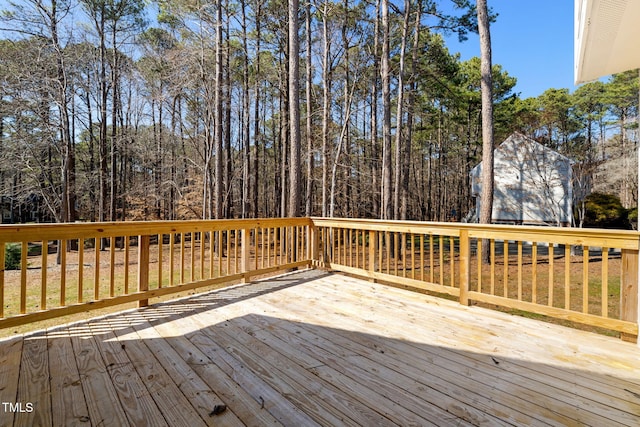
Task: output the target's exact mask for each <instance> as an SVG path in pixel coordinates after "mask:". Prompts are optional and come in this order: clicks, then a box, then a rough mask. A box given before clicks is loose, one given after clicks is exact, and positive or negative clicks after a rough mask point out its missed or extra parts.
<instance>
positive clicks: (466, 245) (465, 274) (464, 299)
mask: <svg viewBox="0 0 640 427" xmlns="http://www.w3.org/2000/svg"><path fill="white" fill-rule="evenodd" d="M470 263H471V242H470V240H469V231H468V230H460V304H462V305H469V282H470Z"/></svg>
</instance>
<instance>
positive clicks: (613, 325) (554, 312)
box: [469, 291, 638, 335]
mask: <svg viewBox="0 0 640 427" xmlns="http://www.w3.org/2000/svg"><path fill="white" fill-rule="evenodd" d="M469 299H472V300H474V301H478V302H483V303H487V304H495V305H499V306H502V307H506V308H512V309H516V310H522V311H528V312H530V313H535V314H542V315H544V316H550V317H555V318H557V319H564V320H569V321H571V322H578V323H584V324H586V325H591V326H596V327H599V328H605V329H611V330H613V331H618V332H623V333H626V334H630V335H638V325H637V324H635V323H632V322H626V321H624V320H618V319H611V318H603V317H600V316H595V315H592V314H585V313H579V312H576V311H571V310H564V309H562V308H557V307H549V306H544V305H540V304H533V303H530V302H527V301H517V300H512V299H509V298H504V297H500V296H497V295H487V294H483V293H479V292H474V291H470V292H469Z"/></svg>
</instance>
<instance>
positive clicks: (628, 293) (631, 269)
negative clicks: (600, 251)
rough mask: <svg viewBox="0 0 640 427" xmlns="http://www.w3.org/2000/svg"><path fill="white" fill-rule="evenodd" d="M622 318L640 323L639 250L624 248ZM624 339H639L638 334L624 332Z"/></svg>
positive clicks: (632, 340) (621, 292) (621, 286)
mask: <svg viewBox="0 0 640 427" xmlns="http://www.w3.org/2000/svg"><path fill="white" fill-rule="evenodd" d="M620 296H621V302H620V304H621V306H620V319H621V320H626V321H628V322H633V323H636V324H638V323H639V320H638V251H637V250H632V249H623V250H622V277H621V283H620ZM620 338H622V339H623V340H624V341H631V342H635V341H637V339H638V337H637V336H636V335H630V334H627V333H622V334H621V336H620Z"/></svg>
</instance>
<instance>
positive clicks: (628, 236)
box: [311, 217, 640, 250]
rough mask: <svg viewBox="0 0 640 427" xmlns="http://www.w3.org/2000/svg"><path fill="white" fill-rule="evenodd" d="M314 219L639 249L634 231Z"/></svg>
mask: <svg viewBox="0 0 640 427" xmlns="http://www.w3.org/2000/svg"><path fill="white" fill-rule="evenodd" d="M311 221H312V222H313V223H314V225H320V226H325V227H351V228H355V229H362V230H374V231H392V232H394V231H395V232H405V233H425V234H442V235H447V236H459V235H460V231H461V230H467V231H468V232H469V236H470V237H474V238H487V239H499V240H525V241H537V242H540V243H542V242H549V243H559V244H571V245H585V246H601V247H609V248H620V249H632V250H638V249H639V248H640V232H638V231H631V230H608V229H599V228H568V227H538V226H524V225H502V224H463V223H452V222H421V221H396V220H393V221H387V220H379V219H349V218H320V217H312V218H311Z"/></svg>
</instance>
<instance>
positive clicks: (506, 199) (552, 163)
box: [471, 133, 572, 226]
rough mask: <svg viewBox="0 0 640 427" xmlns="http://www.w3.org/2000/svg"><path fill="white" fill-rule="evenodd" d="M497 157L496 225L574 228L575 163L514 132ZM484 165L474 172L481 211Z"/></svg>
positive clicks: (478, 206) (479, 165)
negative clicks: (572, 219)
mask: <svg viewBox="0 0 640 427" xmlns="http://www.w3.org/2000/svg"><path fill="white" fill-rule="evenodd" d="M493 155H494V183H495V184H494V193H493V211H492V222H493V223H501V224H548V225H557V226H570V225H571V200H572V191H571V161H570V160H569V159H568V158H567V157H565V156H563V155H562V154H560V153H558V152H556V151H554V150H552V149H550V148H548V147H545V146H544V145H542V144H539V143H537V142H536V141H534V140H533V139H531V138H527V137H526V136H524V135H522V134H520V133H514V134H512V135H511V136H509V137H508V138H507V139H506V140H505V141H504V142H503V143H502V144H500V145H499V146H498V147H497V148H496V149H495V150H494V152H493ZM481 176H482V163H480V164H478V165H477V166H476V167H475V168H473V169H472V170H471V188H472V190H471V191H472V195H473V196H475V197H476V212H480V193H481V190H482V182H481Z"/></svg>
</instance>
